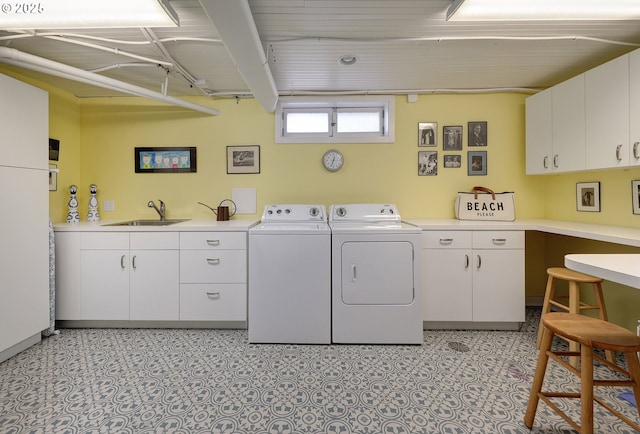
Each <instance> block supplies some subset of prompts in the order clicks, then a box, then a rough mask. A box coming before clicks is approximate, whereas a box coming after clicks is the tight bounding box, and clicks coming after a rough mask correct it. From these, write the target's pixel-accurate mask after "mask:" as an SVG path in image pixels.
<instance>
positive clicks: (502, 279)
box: [422, 230, 525, 326]
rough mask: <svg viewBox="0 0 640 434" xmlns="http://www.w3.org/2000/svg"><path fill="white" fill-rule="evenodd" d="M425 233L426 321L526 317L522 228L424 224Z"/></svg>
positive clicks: (520, 319) (493, 320) (497, 320)
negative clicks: (439, 227)
mask: <svg viewBox="0 0 640 434" xmlns="http://www.w3.org/2000/svg"><path fill="white" fill-rule="evenodd" d="M422 237H423V238H422V246H423V251H422V260H423V264H422V273H423V276H422V281H423V306H424V309H423V312H424V320H425V321H426V322H427V323H429V322H477V323H501V322H508V323H517V322H523V321H524V319H525V294H524V286H525V285H524V232H523V231H460V230H458V231H430V230H425V231H423V235H422ZM427 326H428V324H427Z"/></svg>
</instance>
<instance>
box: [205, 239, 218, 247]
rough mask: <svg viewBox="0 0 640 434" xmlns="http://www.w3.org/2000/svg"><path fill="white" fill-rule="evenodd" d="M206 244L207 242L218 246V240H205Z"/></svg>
mask: <svg viewBox="0 0 640 434" xmlns="http://www.w3.org/2000/svg"><path fill="white" fill-rule="evenodd" d="M207 244H209V245H210V246H219V245H220V240H207Z"/></svg>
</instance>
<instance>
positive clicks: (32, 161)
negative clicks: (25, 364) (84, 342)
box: [0, 74, 49, 362]
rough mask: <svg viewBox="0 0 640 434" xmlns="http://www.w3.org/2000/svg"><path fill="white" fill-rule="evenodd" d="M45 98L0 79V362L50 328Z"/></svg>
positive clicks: (37, 91)
mask: <svg viewBox="0 0 640 434" xmlns="http://www.w3.org/2000/svg"><path fill="white" fill-rule="evenodd" d="M48 143H49V95H48V93H47V92H45V91H43V90H41V89H38V88H36V87H33V86H31V85H28V84H26V83H23V82H21V81H18V80H15V79H13V78H11V77H8V76H5V75H2V74H0V362H1V361H3V360H6V359H7V358H9V357H11V356H13V355H14V354H16V353H18V352H20V351H21V350H23V349H25V348H27V347H29V346H31V345H33V344H34V343H37V342H39V341H40V335H41V331H42V330H44V329H46V328H47V327H48V326H49V187H48V185H49V162H48V155H49V147H48Z"/></svg>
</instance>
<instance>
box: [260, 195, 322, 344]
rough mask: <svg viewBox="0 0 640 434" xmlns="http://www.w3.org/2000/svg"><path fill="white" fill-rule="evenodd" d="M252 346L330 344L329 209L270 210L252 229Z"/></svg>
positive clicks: (292, 207) (287, 207)
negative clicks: (268, 344)
mask: <svg viewBox="0 0 640 434" xmlns="http://www.w3.org/2000/svg"><path fill="white" fill-rule="evenodd" d="M248 270H249V273H248V274H249V276H248V298H249V303H248V304H249V307H248V309H249V310H248V328H249V342H250V343H278V344H329V343H331V230H330V228H329V225H328V223H327V213H326V208H325V207H324V205H306V204H284V205H267V206H265V208H264V212H263V213H262V217H261V219H260V223H258V224H257V225H256V226H254V227H253V228H251V229H249V262H248Z"/></svg>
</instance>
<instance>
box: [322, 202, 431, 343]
mask: <svg viewBox="0 0 640 434" xmlns="http://www.w3.org/2000/svg"><path fill="white" fill-rule="evenodd" d="M329 226H330V227H331V239H332V241H331V246H332V247H331V261H332V341H333V342H335V343H354V344H421V343H422V341H423V334H422V301H421V300H422V290H421V288H422V285H421V272H420V264H421V260H420V257H421V230H420V228H418V227H416V226H413V225H410V224H408V223H405V222H403V221H402V218H401V216H400V213H399V212H398V208H397V207H396V206H395V205H393V204H373V203H372V204H344V205H332V206H331V207H330V210H329Z"/></svg>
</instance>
